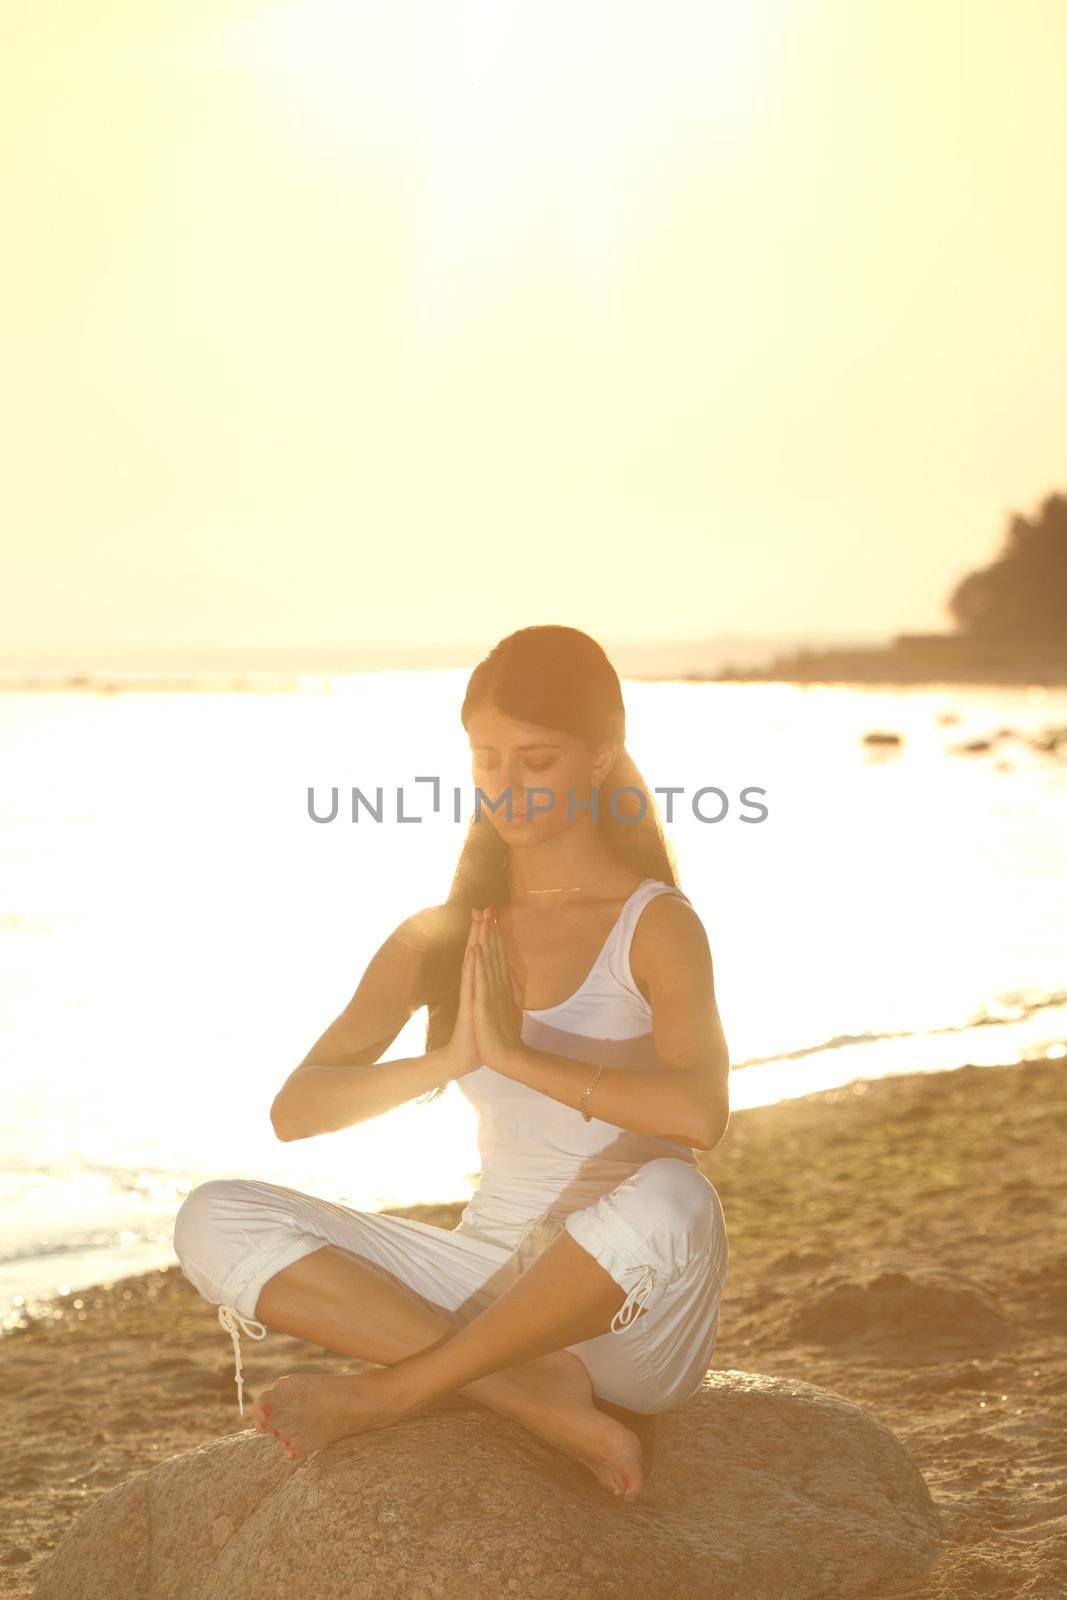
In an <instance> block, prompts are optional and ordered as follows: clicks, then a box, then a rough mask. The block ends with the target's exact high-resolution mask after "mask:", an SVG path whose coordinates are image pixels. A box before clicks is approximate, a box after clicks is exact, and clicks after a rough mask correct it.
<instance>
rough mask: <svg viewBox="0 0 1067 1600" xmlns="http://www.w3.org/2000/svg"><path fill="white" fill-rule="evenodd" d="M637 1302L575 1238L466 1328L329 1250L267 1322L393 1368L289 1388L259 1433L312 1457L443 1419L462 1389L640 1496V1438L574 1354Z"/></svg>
mask: <svg viewBox="0 0 1067 1600" xmlns="http://www.w3.org/2000/svg"><path fill="white" fill-rule="evenodd" d="M624 1299H625V1295H624V1293H623V1290H622V1289H621V1288H620V1286H619V1285H618V1284H617V1283H616V1282H615V1280H614V1279H613V1278H612V1277H611V1275H610V1273H609V1272H608V1271H607V1270H606V1269H605V1268H604V1267H602V1266H601V1265H600V1264H599V1263H598V1262H597V1261H596V1260H594V1258H593V1257H592V1255H591V1254H590V1253H589V1252H588V1251H587V1250H585V1249H584V1248H583V1246H581V1245H580V1244H578V1243H577V1241H576V1240H574V1239H573V1238H571V1236H570V1235H569V1234H568V1233H567V1232H566V1231H565V1230H564V1231H563V1232H561V1233H560V1234H559V1235H558V1236H557V1237H556V1238H555V1239H553V1240H552V1242H551V1244H550V1245H548V1247H547V1248H546V1249H545V1250H543V1251H542V1252H541V1254H540V1255H539V1256H537V1257H536V1258H535V1259H534V1260H533V1261H532V1262H531V1263H530V1265H529V1266H528V1267H527V1268H526V1270H525V1271H524V1272H523V1273H522V1274H521V1275H520V1276H519V1277H518V1278H517V1279H516V1280H515V1281H514V1282H513V1283H512V1284H511V1285H510V1286H509V1287H508V1288H507V1289H506V1290H505V1291H504V1292H503V1293H502V1294H501V1295H500V1296H499V1297H498V1298H497V1299H496V1300H494V1301H493V1302H492V1303H491V1304H490V1305H489V1306H488V1307H486V1309H485V1310H483V1311H482V1312H481V1313H480V1314H479V1315H478V1316H477V1317H475V1318H473V1319H472V1320H471V1321H470V1322H469V1323H467V1324H466V1325H465V1326H464V1327H461V1328H459V1329H457V1328H456V1326H455V1325H454V1323H453V1322H451V1321H450V1320H449V1319H448V1317H447V1316H445V1315H444V1314H442V1312H441V1311H439V1310H438V1309H437V1308H436V1307H434V1306H433V1305H432V1304H431V1303H430V1302H429V1301H428V1300H426V1299H424V1298H423V1297H422V1296H421V1295H419V1294H417V1293H415V1292H414V1291H413V1290H411V1289H409V1288H408V1287H407V1286H406V1285H405V1284H403V1283H401V1282H400V1281H399V1279H397V1278H396V1277H395V1276H394V1275H393V1274H392V1273H390V1272H388V1271H386V1269H385V1268H383V1267H379V1266H377V1265H376V1264H375V1263H372V1262H370V1261H367V1260H365V1259H363V1258H361V1257H357V1256H355V1255H354V1254H352V1253H350V1252H348V1251H346V1250H343V1249H340V1248H338V1247H336V1246H334V1245H330V1244H326V1245H324V1246H323V1247H322V1248H321V1249H319V1250H315V1251H313V1252H312V1253H311V1254H309V1255H306V1256H303V1257H301V1259H300V1260H298V1261H295V1262H293V1263H292V1264H291V1265H290V1266H288V1267H285V1268H283V1269H282V1270H281V1271H280V1272H277V1273H276V1274H275V1275H274V1276H273V1277H272V1278H270V1279H269V1280H268V1281H267V1283H266V1284H264V1286H263V1288H262V1289H261V1291H260V1293H259V1297H258V1299H257V1302H256V1307H255V1315H256V1317H257V1318H258V1319H259V1320H260V1321H261V1322H264V1323H265V1324H266V1325H267V1326H268V1327H270V1328H274V1329H276V1330H278V1331H280V1332H282V1333H289V1334H292V1335H294V1336H295V1337H296V1338H300V1339H307V1340H309V1341H310V1342H311V1343H314V1344H318V1345H321V1346H322V1347H323V1348H325V1349H330V1350H335V1351H337V1352H338V1353H339V1354H342V1355H351V1356H357V1357H359V1358H361V1359H363V1360H366V1361H373V1362H376V1363H380V1364H381V1366H382V1368H383V1370H381V1371H370V1372H360V1373H351V1374H340V1375H338V1376H336V1377H332V1376H331V1377H325V1376H313V1375H301V1374H290V1375H286V1376H283V1377H280V1378H277V1379H275V1381H274V1382H273V1383H272V1384H271V1385H270V1387H269V1388H267V1389H265V1390H264V1391H263V1393H262V1394H260V1395H258V1396H257V1397H256V1400H255V1403H254V1405H253V1407H252V1415H253V1419H254V1421H255V1426H256V1427H257V1429H258V1430H259V1431H260V1432H261V1433H269V1434H271V1435H272V1436H273V1437H274V1438H276V1439H277V1440H278V1442H279V1444H280V1445H281V1447H282V1448H283V1450H284V1451H285V1454H286V1455H287V1456H288V1458H289V1459H290V1460H291V1461H300V1460H303V1459H304V1458H305V1457H306V1456H307V1455H309V1454H311V1453H312V1452H313V1451H315V1450H319V1449H321V1448H323V1447H324V1446H325V1445H327V1444H330V1443H332V1442H333V1441H334V1440H335V1439H339V1438H343V1437H345V1436H346V1435H348V1434H354V1433H359V1432H363V1431H365V1430H366V1429H369V1428H379V1427H386V1426H389V1425H390V1424H391V1423H394V1422H396V1421H399V1420H400V1419H401V1418H403V1417H405V1416H410V1415H414V1414H421V1413H424V1412H426V1411H429V1410H432V1409H433V1407H434V1405H435V1404H436V1403H437V1402H438V1401H439V1400H440V1399H442V1398H443V1397H444V1396H445V1395H447V1394H450V1393H456V1392H458V1393H462V1394H464V1395H467V1396H469V1397H470V1398H471V1399H473V1400H475V1401H476V1402H477V1403H479V1404H482V1405H485V1406H488V1407H489V1408H491V1409H492V1410H495V1411H498V1412H500V1413H502V1414H503V1415H505V1416H509V1417H511V1418H513V1419H515V1420H516V1421H518V1422H521V1423H522V1424H523V1425H524V1426H526V1427H528V1428H529V1429H530V1430H531V1431H532V1432H534V1433H537V1434H538V1435H540V1436H541V1437H542V1438H545V1439H547V1440H548V1441H549V1442H550V1443H552V1444H553V1445H555V1446H557V1447H558V1448H560V1449H562V1450H564V1451H565V1452H566V1453H567V1454H569V1455H571V1456H573V1457H574V1458H575V1459H577V1460H579V1461H581V1462H582V1463H583V1464H584V1465H585V1466H586V1467H588V1468H589V1469H590V1471H592V1473H593V1474H594V1476H595V1477H596V1478H597V1480H598V1482H600V1483H601V1484H602V1485H603V1487H604V1488H605V1489H607V1490H608V1491H609V1492H610V1493H612V1494H615V1495H617V1496H618V1497H619V1498H620V1499H622V1500H633V1499H636V1498H637V1496H638V1495H639V1494H640V1492H641V1488H642V1483H643V1476H642V1471H641V1454H642V1452H641V1444H640V1441H639V1440H638V1438H637V1436H636V1435H635V1434H634V1433H633V1432H632V1431H631V1430H630V1429H629V1428H627V1427H626V1426H625V1425H624V1424H623V1423H622V1422H621V1421H618V1420H616V1418H614V1417H611V1416H608V1415H606V1414H605V1413H604V1412H602V1411H600V1410H598V1409H597V1407H596V1406H595V1405H594V1404H593V1398H592V1396H593V1390H592V1384H591V1382H590V1379H589V1375H588V1373H587V1372H586V1369H585V1367H584V1365H583V1364H582V1362H581V1360H580V1359H579V1358H578V1357H577V1356H576V1355H574V1354H573V1353H572V1352H570V1351H568V1350H565V1349H563V1348H562V1347H563V1346H564V1345H567V1344H575V1343H578V1342H580V1341H581V1340H583V1339H592V1338H596V1337H597V1336H598V1335H600V1334H602V1333H605V1332H607V1331H608V1328H609V1326H610V1322H611V1318H612V1317H613V1316H614V1314H615V1312H616V1311H617V1310H618V1309H619V1307H620V1305H621V1304H622V1302H623V1300H624ZM638 1314H639V1315H643V1314H644V1313H643V1311H642V1312H640V1313H638Z"/></svg>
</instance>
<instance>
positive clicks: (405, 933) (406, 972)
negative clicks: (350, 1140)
mask: <svg viewBox="0 0 1067 1600" xmlns="http://www.w3.org/2000/svg"><path fill="white" fill-rule="evenodd" d="M455 919H456V913H455V910H454V908H453V907H451V906H447V905H445V906H431V907H429V908H427V909H426V910H424V911H419V912H417V913H416V914H415V915H414V916H412V917H409V918H407V920H406V921H405V922H402V923H401V924H400V926H399V927H398V928H395V929H394V930H393V932H392V933H391V934H390V935H389V937H388V938H387V939H386V941H385V943H384V944H383V945H382V946H381V947H380V948H379V949H378V950H377V951H376V953H375V954H374V956H373V957H372V958H371V960H370V962H369V963H368V965H367V969H366V971H365V972H364V974H363V977H362V978H361V979H360V981H359V985H358V987H357V989H356V992H355V994H354V995H353V996H352V998H351V1000H350V1001H349V1002H348V1004H347V1006H346V1007H345V1009H344V1010H343V1011H342V1012H341V1014H340V1015H339V1016H338V1017H336V1018H335V1019H334V1021H333V1022H331V1023H330V1026H329V1027H328V1028H327V1029H326V1031H325V1033H324V1034H323V1035H322V1036H321V1038H319V1039H317V1040H316V1042H315V1043H314V1044H313V1045H312V1047H311V1049H310V1050H309V1051H308V1053H307V1055H306V1056H305V1057H304V1059H303V1061H301V1063H300V1065H299V1066H298V1067H296V1068H294V1070H293V1071H292V1072H291V1073H290V1074H289V1077H288V1078H287V1079H286V1080H285V1082H284V1083H283V1084H282V1087H281V1088H280V1089H279V1091H278V1093H277V1094H276V1095H275V1097H274V1102H273V1104H272V1105H271V1108H270V1120H271V1123H272V1125H273V1128H274V1131H275V1133H276V1134H277V1135H278V1138H279V1139H281V1140H283V1141H286V1142H288V1141H290V1140H293V1139H310V1138H314V1137H315V1135H316V1134H320V1133H333V1132H335V1131H336V1130H337V1129H338V1128H347V1127H350V1126H351V1125H352V1124H353V1123H356V1122H366V1121H367V1120H368V1119H369V1118H371V1117H377V1116H379V1115H380V1114H381V1113H382V1112H383V1111H391V1110H392V1109H393V1107H394V1106H398V1105H402V1104H403V1103H404V1102H405V1101H406V1100H411V1099H413V1098H414V1097H415V1096H416V1095H420V1094H423V1093H425V1092H426V1091H427V1090H429V1089H433V1088H435V1087H436V1086H437V1085H438V1084H441V1085H444V1084H446V1083H447V1082H448V1081H449V1079H450V1078H452V1077H454V1076H455V1073H456V1067H455V1066H454V1064H453V1058H452V1052H451V1050H450V1049H449V1046H448V1045H443V1046H441V1047H440V1048H439V1049H437V1050H431V1051H430V1052H429V1053H428V1054H426V1055H420V1056H406V1057H404V1058H403V1059H402V1060H400V1061H387V1062H385V1064H384V1065H382V1066H379V1065H377V1064H376V1063H377V1062H378V1058H379V1056H381V1055H382V1053H383V1052H384V1051H386V1050H387V1049H388V1048H389V1046H390V1045H391V1044H392V1042H393V1040H394V1039H395V1038H396V1036H397V1034H398V1033H399V1032H400V1030H401V1028H402V1027H403V1026H404V1024H405V1023H406V1022H407V1021H408V1020H409V1018H410V1017H411V1016H412V1015H413V1014H414V1013H415V1012H416V1011H417V1010H418V1009H419V1008H420V1006H422V1005H424V1004H425V1003H426V997H425V996H424V995H422V994H421V993H420V992H419V989H420V977H421V974H422V972H423V970H424V968H425V957H426V954H427V950H428V948H429V945H430V944H431V943H432V942H433V941H434V940H435V939H439V938H443V937H447V936H448V934H449V932H450V931H454V924H455Z"/></svg>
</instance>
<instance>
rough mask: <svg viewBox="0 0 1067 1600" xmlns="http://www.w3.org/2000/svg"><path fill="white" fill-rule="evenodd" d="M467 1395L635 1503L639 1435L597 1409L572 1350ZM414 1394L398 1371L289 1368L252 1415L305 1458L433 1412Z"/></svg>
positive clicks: (481, 1383) (640, 1475)
mask: <svg viewBox="0 0 1067 1600" xmlns="http://www.w3.org/2000/svg"><path fill="white" fill-rule="evenodd" d="M467 1392H469V1393H470V1395H471V1397H472V1398H473V1399H477V1400H479V1401H483V1402H484V1403H485V1404H487V1405H489V1406H491V1408H492V1409H493V1410H496V1411H500V1412H501V1413H502V1414H503V1415H505V1416H510V1417H514V1418H515V1420H516V1421H518V1422H521V1423H522V1424H523V1425H524V1426H525V1427H528V1428H529V1429H530V1431H531V1432H532V1433H536V1434H538V1435H539V1436H540V1437H541V1438H543V1439H546V1440H547V1441H548V1442H549V1443H550V1444H553V1445H555V1446H556V1447H557V1449H560V1450H563V1451H564V1452H565V1454H567V1455H569V1456H572V1457H573V1458H574V1459H575V1460H576V1461H580V1462H581V1464H582V1465H583V1466H585V1467H588V1469H589V1470H590V1472H592V1474H593V1476H594V1477H595V1478H596V1480H597V1482H598V1483H600V1484H601V1485H602V1486H603V1488H605V1489H606V1490H607V1491H608V1493H609V1494H612V1495H615V1496H616V1497H617V1498H618V1499H620V1500H623V1501H630V1500H636V1499H637V1497H638V1495H639V1494H640V1493H641V1490H642V1488H643V1486H644V1472H643V1470H642V1451H641V1441H640V1439H638V1437H637V1435H636V1434H635V1433H633V1432H632V1431H631V1430H630V1429H629V1428H627V1427H626V1426H625V1424H624V1423H622V1422H619V1421H617V1420H616V1418H614V1417H609V1416H607V1415H606V1414H605V1413H604V1412H602V1411H598V1410H597V1408H596V1407H595V1406H594V1405H593V1387H592V1384H591V1383H590V1381H589V1375H588V1373H587V1372H586V1370H585V1368H584V1366H583V1365H582V1363H581V1361H580V1360H579V1359H578V1357H577V1356H575V1355H572V1354H571V1353H570V1352H569V1351H557V1352H556V1353H555V1354H554V1355H552V1356H546V1357H544V1358H543V1359H541V1360H539V1361H534V1362H529V1363H527V1364H524V1365H522V1366H518V1367H511V1368H508V1369H507V1370H506V1371H504V1372H499V1373H494V1374H492V1376H491V1377H489V1378H483V1379H480V1380H478V1381H477V1382H475V1383H473V1384H471V1385H469V1387H468V1391H467ZM410 1393H411V1391H410V1390H409V1389H408V1388H407V1386H406V1384H405V1380H404V1379H403V1378H401V1377H400V1374H399V1373H398V1372H397V1371H396V1370H395V1369H393V1368H383V1369H382V1370H380V1371H373V1370H372V1371H370V1372H357V1373H343V1374H339V1375H338V1376H337V1377H320V1376H318V1375H315V1376H311V1375H308V1376H303V1375H301V1374H298V1373H291V1374H288V1375H286V1376H285V1377H281V1378H276V1379H275V1380H274V1382H273V1383H272V1384H271V1385H270V1387H269V1388H267V1389H265V1390H264V1391H263V1393H262V1394H261V1395H257V1397H256V1400H255V1403H254V1404H253V1406H252V1417H253V1421H254V1426H255V1428H256V1430H257V1432H259V1433H264V1434H270V1435H271V1437H272V1438H274V1439H277V1441H278V1443H279V1445H280V1446H281V1448H282V1450H283V1451H284V1452H285V1455H286V1456H287V1457H288V1459H289V1460H290V1461H293V1462H296V1461H303V1460H305V1459H306V1458H307V1456H309V1455H312V1454H313V1453H314V1452H315V1451H317V1450H322V1449H324V1448H325V1447H326V1445H329V1444H333V1443H334V1441H335V1440H337V1439H343V1438H346V1437H347V1436H348V1435H349V1434H354V1433H362V1432H365V1431H366V1430H367V1429H371V1428H381V1427H387V1426H388V1425H389V1424H390V1423H392V1422H396V1421H399V1420H400V1419H401V1418H402V1417H405V1416H411V1415H413V1414H414V1413H415V1412H417V1411H419V1410H424V1409H428V1407H427V1406H426V1405H420V1404H418V1403H417V1402H415V1401H413V1400H412V1399H411V1398H410Z"/></svg>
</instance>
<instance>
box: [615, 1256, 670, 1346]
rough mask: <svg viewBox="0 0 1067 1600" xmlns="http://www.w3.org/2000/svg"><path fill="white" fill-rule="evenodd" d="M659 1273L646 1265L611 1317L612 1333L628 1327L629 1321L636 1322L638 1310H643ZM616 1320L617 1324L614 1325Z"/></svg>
mask: <svg viewBox="0 0 1067 1600" xmlns="http://www.w3.org/2000/svg"><path fill="white" fill-rule="evenodd" d="M658 1278H659V1275H658V1273H657V1272H656V1269H655V1267H646V1268H645V1269H644V1272H643V1273H642V1275H641V1277H640V1278H639V1279H638V1281H637V1283H635V1284H634V1286H633V1288H632V1289H631V1290H630V1292H629V1294H628V1295H627V1296H626V1299H625V1300H624V1301H623V1303H622V1305H621V1306H620V1307H619V1309H618V1311H616V1313H615V1315H614V1316H613V1317H612V1319H611V1331H612V1333H621V1332H622V1331H623V1329H624V1328H628V1327H629V1326H630V1323H631V1322H636V1320H637V1316H638V1311H639V1310H643V1309H644V1306H645V1302H646V1301H647V1299H648V1297H649V1295H650V1294H651V1292H652V1290H653V1289H654V1288H655V1286H656V1283H657V1282H658ZM616 1322H617V1323H618V1324H619V1325H618V1327H616V1326H615V1324H616Z"/></svg>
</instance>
